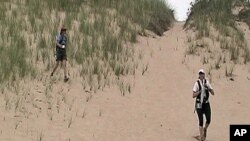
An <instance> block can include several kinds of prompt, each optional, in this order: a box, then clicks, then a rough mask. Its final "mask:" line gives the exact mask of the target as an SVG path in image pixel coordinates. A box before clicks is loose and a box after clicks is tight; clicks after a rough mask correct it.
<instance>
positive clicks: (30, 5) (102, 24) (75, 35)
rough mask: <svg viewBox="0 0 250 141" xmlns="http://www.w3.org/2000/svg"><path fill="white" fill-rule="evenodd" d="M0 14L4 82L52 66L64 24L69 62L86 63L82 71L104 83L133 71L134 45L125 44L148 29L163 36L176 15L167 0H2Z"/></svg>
mask: <svg viewBox="0 0 250 141" xmlns="http://www.w3.org/2000/svg"><path fill="white" fill-rule="evenodd" d="M0 18H1V20H0V57H1V58H0V59H1V60H2V61H1V63H0V66H1V67H0V72H1V73H2V75H1V78H0V82H5V81H9V80H16V79H17V78H19V77H20V78H23V77H25V76H29V75H30V76H32V78H35V77H36V75H37V74H38V73H44V72H46V71H49V70H51V69H52V66H53V64H54V52H55V36H56V35H57V34H58V32H59V28H60V27H61V26H62V25H64V26H65V27H66V28H67V29H68V30H67V31H68V38H69V45H68V54H67V55H68V57H69V62H70V64H71V66H76V65H78V66H80V68H81V69H80V70H79V73H80V74H81V76H89V75H93V76H97V78H98V82H100V81H103V80H101V79H108V76H109V74H114V75H116V76H118V77H119V76H120V75H127V74H132V73H133V72H134V70H135V69H136V67H135V66H136V65H133V63H134V60H135V59H134V57H135V54H134V50H133V48H132V47H124V45H126V43H128V42H131V43H135V42H136V41H137V34H138V33H141V34H142V35H144V34H145V33H144V32H145V30H152V31H153V32H155V33H156V34H159V35H162V33H163V32H164V31H165V30H167V29H168V28H169V26H171V23H172V22H173V20H174V16H173V10H171V9H170V8H168V6H167V5H166V3H165V1H164V0H136V1H133V0H86V1H82V0H71V1H68V0H53V1H51V0H36V1H34V0H10V1H8V2H7V1H6V2H1V5H0ZM41 62H42V64H43V66H42V69H41V68H38V66H37V65H38V64H39V63H41ZM39 67H41V66H39ZM89 85H90V82H89ZM98 88H100V86H99V87H98Z"/></svg>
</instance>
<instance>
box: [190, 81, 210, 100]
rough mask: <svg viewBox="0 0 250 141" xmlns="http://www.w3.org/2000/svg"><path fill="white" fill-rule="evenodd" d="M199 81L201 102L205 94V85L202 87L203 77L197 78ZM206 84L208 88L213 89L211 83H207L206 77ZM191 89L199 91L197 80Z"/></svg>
mask: <svg viewBox="0 0 250 141" xmlns="http://www.w3.org/2000/svg"><path fill="white" fill-rule="evenodd" d="M199 81H200V84H201V103H202V102H203V99H204V97H205V96H206V92H205V87H204V83H205V79H204V80H203V81H202V80H200V79H199ZM206 84H207V87H208V89H213V88H212V86H211V84H210V83H209V81H208V80H207V79H206ZM193 91H194V92H198V91H199V84H198V82H197V81H196V82H195V84H194V87H193Z"/></svg>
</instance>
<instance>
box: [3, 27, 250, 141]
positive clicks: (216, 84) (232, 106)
mask: <svg viewBox="0 0 250 141" xmlns="http://www.w3.org/2000/svg"><path fill="white" fill-rule="evenodd" d="M183 24H184V23H175V24H174V26H173V28H171V29H170V30H169V31H167V32H165V33H164V36H162V37H156V38H151V37H139V38H138V43H136V44H135V47H136V48H139V49H142V50H144V51H145V60H144V61H145V63H148V66H149V67H148V70H147V71H146V72H145V73H144V75H141V73H137V74H136V76H135V80H134V82H135V86H134V87H133V89H132V93H130V94H126V95H125V96H121V94H120V91H119V89H118V88H116V87H110V88H105V89H104V91H99V92H98V93H97V94H92V93H88V92H84V91H83V89H82V87H81V84H80V82H79V81H74V80H70V84H64V83H63V82H62V83H61V82H57V83H56V84H54V85H53V87H54V88H53V89H55V90H57V91H59V92H58V93H53V94H52V96H51V97H53V98H54V99H57V98H58V99H59V101H60V100H61V98H62V99H63V98H64V97H65V99H66V102H65V103H66V105H70V104H71V103H73V104H72V110H71V111H70V110H68V107H66V106H65V104H61V106H60V110H59V113H58V112H57V111H56V110H55V109H56V108H54V107H56V105H57V104H56V102H52V109H54V110H52V111H50V110H47V109H49V108H47V107H45V106H44V105H43V104H41V105H39V99H40V101H43V99H44V96H42V95H44V93H43V92H40V93H39V90H40V89H41V87H43V86H42V85H40V84H34V83H32V82H30V84H29V85H30V86H31V88H34V89H32V90H31V93H32V92H33V93H34V98H35V99H36V100H37V101H38V102H36V103H35V105H37V107H38V108H37V110H35V108H32V107H30V108H29V107H28V108H27V109H29V110H30V111H29V112H28V114H27V116H28V117H29V118H24V116H23V115H22V114H20V113H19V114H18V113H14V112H11V111H9V112H8V111H6V110H5V108H4V103H1V107H0V125H1V126H0V141H195V140H196V139H195V138H194V137H196V136H198V135H199V130H198V120H197V115H196V114H194V99H193V98H192V88H193V85H194V83H195V81H196V80H197V71H198V69H200V68H204V69H205V70H206V71H207V68H206V66H203V65H202V63H201V61H200V57H199V56H186V57H185V51H186V47H187V32H186V31H184V30H183V29H182V26H183ZM249 70H250V69H249V65H237V66H236V67H235V71H234V77H233V79H234V81H230V80H229V78H227V77H225V76H224V75H223V73H221V72H218V73H216V72H215V74H214V75H213V76H214V77H213V79H212V86H213V88H214V91H215V96H211V98H210V103H211V108H212V121H211V125H210V127H209V129H208V133H207V140H208V141H228V140H229V125H230V124H250V119H249V117H250V110H249V109H250V103H249V99H250V95H249V92H250V87H249V84H250V73H249ZM215 76H216V77H215ZM27 85H28V84H27ZM3 97H4V96H3V95H2V96H1V102H2V101H3ZM87 97H88V98H89V101H88V102H86V99H87ZM52 101H53V100H52ZM55 101H56V100H55ZM59 103H60V102H59ZM61 103H63V102H61ZM59 105H60V104H59ZM49 112H51V113H49ZM36 113H37V114H36ZM48 115H52V120H50V118H48ZM70 123H71V124H70ZM15 128H16V129H15Z"/></svg>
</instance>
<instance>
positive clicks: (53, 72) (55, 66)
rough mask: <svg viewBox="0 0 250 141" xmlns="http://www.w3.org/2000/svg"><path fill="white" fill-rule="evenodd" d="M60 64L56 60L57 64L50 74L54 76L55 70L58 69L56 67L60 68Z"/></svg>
mask: <svg viewBox="0 0 250 141" xmlns="http://www.w3.org/2000/svg"><path fill="white" fill-rule="evenodd" d="M58 66H59V61H56V65H55V67H54V69H53V71H52V73H51V74H50V76H53V75H54V72H55V71H56V69H57V68H58Z"/></svg>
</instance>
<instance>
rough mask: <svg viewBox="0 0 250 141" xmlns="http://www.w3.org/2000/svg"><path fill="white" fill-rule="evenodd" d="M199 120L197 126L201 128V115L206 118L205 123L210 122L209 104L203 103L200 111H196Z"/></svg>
mask: <svg viewBox="0 0 250 141" xmlns="http://www.w3.org/2000/svg"><path fill="white" fill-rule="evenodd" d="M196 111H197V115H198V118H199V126H203V115H205V117H206V123H207V124H210V122H211V108H210V104H209V103H203V104H202V108H201V109H196Z"/></svg>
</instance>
